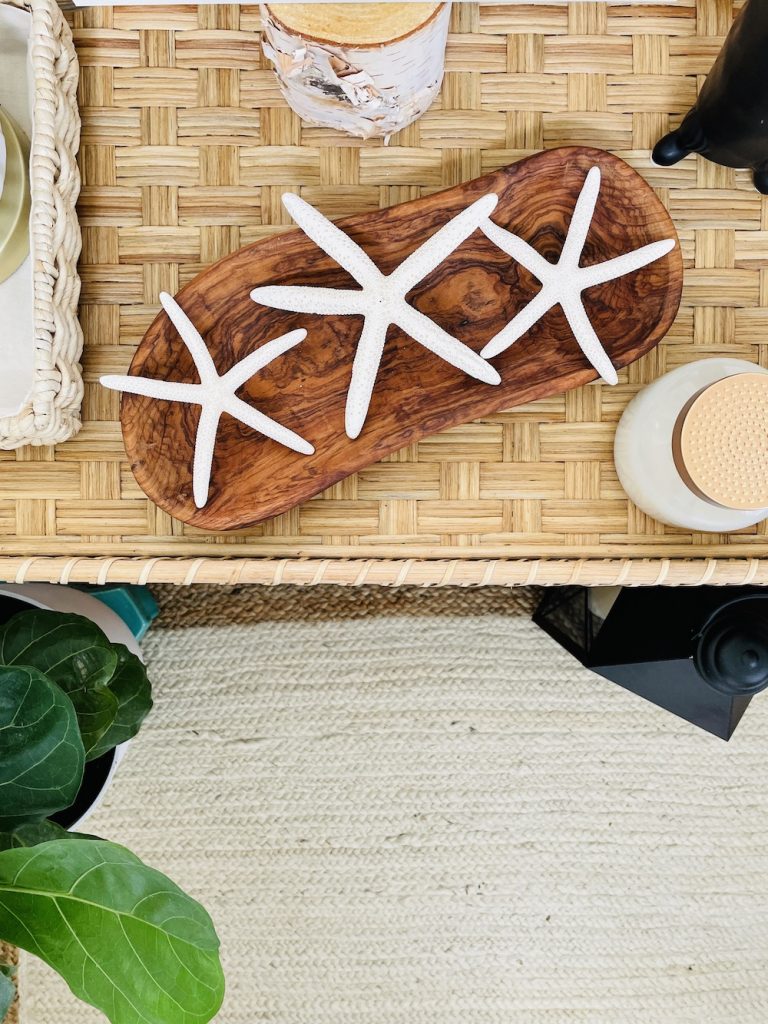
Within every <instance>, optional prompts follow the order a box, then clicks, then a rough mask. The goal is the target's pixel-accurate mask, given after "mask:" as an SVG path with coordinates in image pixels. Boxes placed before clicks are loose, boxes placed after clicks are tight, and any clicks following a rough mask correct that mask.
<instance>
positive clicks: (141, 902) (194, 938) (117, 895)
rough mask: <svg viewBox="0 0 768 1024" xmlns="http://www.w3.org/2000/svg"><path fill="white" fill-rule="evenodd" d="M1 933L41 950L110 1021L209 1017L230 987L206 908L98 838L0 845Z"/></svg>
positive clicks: (201, 1021)
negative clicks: (11, 847)
mask: <svg viewBox="0 0 768 1024" xmlns="http://www.w3.org/2000/svg"><path fill="white" fill-rule="evenodd" d="M0 938H2V939H5V940H6V941H7V942H12V943H14V944H15V945H17V946H20V947H21V948H22V949H26V950H27V951H28V952H30V953H34V954H35V955H36V956H39V957H40V958H41V959H42V960H44V961H45V962H46V963H47V964H49V965H50V966H51V967H53V968H54V970H56V971H58V972H59V974H61V976H62V977H63V978H64V980H65V981H66V982H67V983H68V985H69V986H70V988H71V989H72V991H73V992H74V993H75V995H76V996H78V997H79V998H80V999H83V1000H84V1001H85V1002H87V1003H90V1004H91V1005H93V1006H95V1007H97V1008H98V1009H100V1010H101V1011H102V1012H103V1013H104V1014H106V1016H107V1018H108V1019H109V1020H110V1021H111V1022H112V1024H206V1022H207V1021H209V1020H211V1018H212V1017H213V1016H214V1015H215V1013H216V1011H217V1010H218V1008H219V1006H220V1005H221V1000H222V997H223V995H224V977H223V974H222V970H221V964H220V962H219V956H218V949H219V940H218V938H217V936H216V932H215V930H214V927H213V924H212V922H211V919H210V917H209V916H208V914H207V913H206V912H205V910H204V909H203V908H202V907H201V906H200V905H199V904H198V903H196V902H195V901H194V900H193V899H191V898H190V897H189V896H187V895H186V894H185V893H184V892H182V890H181V889H179V888H178V886H176V885H174V883H173V882H171V881H170V879H168V878H166V877H165V876H164V875H162V874H161V873H160V872H159V871H155V870H154V869H152V868H149V867H147V866H146V865H145V864H142V862H141V861H140V860H139V859H138V857H135V856H134V855H133V854H132V853H130V851H128V850H126V849H124V848H123V847H121V846H116V845H115V844H114V843H107V842H104V841H103V840H101V839H95V840H85V839H77V838H73V839H70V840H68V841H67V842H65V843H61V842H52V843H43V844H42V845H41V846H35V847H33V848H32V849H28V850H7V851H6V852H5V853H0Z"/></svg>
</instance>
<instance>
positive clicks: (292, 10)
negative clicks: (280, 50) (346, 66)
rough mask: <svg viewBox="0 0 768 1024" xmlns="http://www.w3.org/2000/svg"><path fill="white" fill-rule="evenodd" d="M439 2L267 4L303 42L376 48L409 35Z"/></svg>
mask: <svg viewBox="0 0 768 1024" xmlns="http://www.w3.org/2000/svg"><path fill="white" fill-rule="evenodd" d="M442 6H443V4H442V2H440V3H426V4H424V3H383V4H382V3H360V4H316V3H304V4H293V3H291V4H267V10H268V11H269V13H270V15H272V17H273V18H275V19H276V20H277V21H278V22H280V24H282V25H283V26H284V27H285V28H287V29H288V31H289V32H295V33H296V34H297V35H300V36H303V37H304V38H305V39H314V40H316V41H317V42H321V43H338V44H347V45H356V46H363V45H365V44H366V43H369V44H371V45H379V44H381V43H389V42H392V41H393V40H395V39H402V37H403V36H408V35H410V34H411V32H414V31H415V30H416V29H417V28H421V26H422V25H424V24H425V23H426V22H428V21H429V19H430V18H431V17H432V16H433V15H434V14H435V13H436V11H437V10H438V9H439V8H440V7H442Z"/></svg>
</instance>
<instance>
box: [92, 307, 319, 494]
mask: <svg viewBox="0 0 768 1024" xmlns="http://www.w3.org/2000/svg"><path fill="white" fill-rule="evenodd" d="M160 302H161V304H162V306H163V309H164V310H165V312H166V313H167V314H168V316H169V317H170V319H171V322H172V323H173V326H174V327H175V328H176V330H177V331H178V332H179V334H180V336H181V340H182V341H183V342H184V344H185V345H186V346H187V348H188V349H189V354H190V355H191V356H192V360H193V362H194V364H195V367H196V369H197V372H198V374H199V376H200V383H199V384H185V383H180V382H174V381H167V380H153V379H151V378H150V377H134V376H130V375H126V376H122V375H119V374H107V375H106V376H104V377H102V378H101V383H102V384H103V385H104V387H106V388H112V389H113V390H115V391H128V392H129V393H130V394H132V395H145V396H146V397H148V398H163V399H165V400H166V401H168V402H189V403H192V404H194V405H199V406H200V419H199V420H198V424H197V434H196V435H195V454H194V459H193V464H192V494H193V497H194V500H195V505H196V506H197V507H198V508H202V507H203V506H204V505H205V503H206V502H207V500H208V488H209V485H210V480H211V467H212V465H213V450H214V448H215V446H216V435H217V433H218V429H219V420H220V419H221V415H222V413H225V412H226V413H229V415H230V416H234V418H235V419H236V420H239V421H240V422H241V423H244V424H245V425H246V426H247V427H251V428H252V429H253V430H257V431H258V432H259V433H260V434H264V435H265V436H266V437H270V438H272V440H273V441H277V442H279V444H282V445H285V447H286V448H290V449H292V450H293V451H295V452H300V453H301V454H302V455H311V454H312V453H313V452H314V450H315V449H314V448H313V447H312V445H311V444H309V442H308V441H305V440H304V438H302V437H299V435H298V434H294V432H293V431H292V430H289V429H288V428H287V427H284V426H282V424H280V423H278V422H277V421H276V420H273V419H270V417H269V416H265V415H264V413H262V412H259V411H258V409H254V408H253V407H252V406H250V405H247V404H246V403H245V402H243V401H242V399H240V398H237V397H236V395H235V392H236V391H237V389H238V388H239V387H242V385H243V384H245V382H246V381H247V380H248V379H249V378H250V377H252V376H253V375H254V374H255V373H258V372H259V370H263V369H264V367H265V366H268V365H269V363H271V362H272V360H273V359H276V358H277V357H278V356H280V355H282V354H283V353H284V352H287V351H288V349H291V348H293V347H294V345H298V344H299V342H300V341H303V340H304V338H305V337H306V336H307V332H306V331H304V330H299V331H291V332H290V333H289V334H284V335H283V336H282V337H280V338H275V339H274V340H273V341H268V342H267V343H266V344H265V345H262V346H261V348H258V349H257V350H256V351H255V352H251V353H250V355H247V356H246V357H245V358H244V359H241V360H240V362H239V363H235V365H234V366H233V367H232V369H231V370H227V372H226V373H223V374H219V373H218V371H217V370H216V367H215V366H214V363H213V359H211V355H210V352H209V351H208V346H207V345H206V344H205V342H204V341H203V339H202V337H201V335H200V334H199V332H198V330H197V328H196V327H195V326H194V324H193V323H192V321H191V320H190V319H189V317H188V316H187V314H186V313H185V312H184V310H183V309H182V308H181V306H179V304H178V303H177V302H176V301H175V300H174V299H173V298H171V296H170V295H168V294H167V293H166V292H161V293H160Z"/></svg>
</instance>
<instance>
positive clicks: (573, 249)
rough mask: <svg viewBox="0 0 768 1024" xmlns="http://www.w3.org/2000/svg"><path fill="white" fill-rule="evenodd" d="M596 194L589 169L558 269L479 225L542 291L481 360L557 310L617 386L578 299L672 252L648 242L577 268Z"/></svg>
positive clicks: (489, 225)
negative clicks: (559, 308) (545, 315)
mask: <svg viewBox="0 0 768 1024" xmlns="http://www.w3.org/2000/svg"><path fill="white" fill-rule="evenodd" d="M599 192H600V168H599V167H593V168H592V169H591V170H590V172H589V174H587V178H586V181H585V182H584V187H583V188H582V190H581V194H580V195H579V198H578V200H577V201H576V206H575V207H574V210H573V216H572V217H571V223H570V226H569V228H568V234H567V236H566V239H565V244H564V245H563V251H562V253H561V254H560V259H559V260H558V261H557V263H550V262H549V260H545V259H544V257H543V256H540V255H539V253H538V252H536V250H535V249H534V248H533V247H532V246H530V245H528V243H527V242H524V241H523V240H522V238H518V237H517V235H514V234H512V232H511V231H506V230H505V229H504V228H500V227H499V226H498V225H497V224H494V223H493V222H492V221H491V220H488V221H487V222H486V223H485V224H483V225H481V227H482V230H483V231H484V232H485V234H486V235H487V236H488V238H490V240H491V241H492V242H493V243H494V244H495V245H498V247H499V248H500V249H503V250H504V252H506V253H507V254H508V255H509V256H511V257H512V258H513V259H515V260H517V262H518V263H522V265H523V266H524V267H525V268H526V270H529V271H530V272H531V273H532V274H533V275H534V277H537V278H538V279H539V281H541V284H542V288H541V291H540V292H539V293H538V294H537V295H536V296H535V297H534V298H533V299H532V300H531V301H530V302H529V303H528V305H527V306H526V307H525V308H524V309H521V310H520V312H519V313H518V314H517V316H516V317H515V318H514V319H513V320H512V321H510V323H508V324H507V326H506V327H505V328H504V329H503V330H501V331H499V333H498V334H497V335H496V336H495V337H493V338H491V340H490V341H489V342H488V344H487V345H486V346H485V348H484V349H483V350H482V352H481V355H483V356H485V358H486V359H492V358H493V356H497V355H499V353H500V352H504V351H505V350H506V349H508V348H509V346H510V345H512V344H513V343H514V342H516V341H517V339H518V338H520V337H521V336H522V335H523V334H525V332H526V331H528V330H530V328H531V327H533V325H534V324H535V323H536V322H537V321H538V320H540V319H541V317H542V316H544V314H545V313H547V312H548V311H549V310H550V309H552V307H553V306H556V305H558V304H559V305H560V306H561V307H562V310H563V312H564V313H565V316H566V318H567V320H568V323H569V325H570V327H571V330H572V331H573V334H574V337H575V338H576V341H577V342H578V343H579V346H580V347H581V350H582V352H583V353H584V355H585V356H586V357H587V359H588V360H589V361H590V363H591V364H592V366H594V368H595V369H596V370H597V372H598V373H599V374H600V376H601V377H602V378H603V380H604V381H605V382H606V383H607V384H616V383H617V381H618V377H617V376H616V370H615V369H614V367H613V364H612V363H611V360H610V359H609V358H608V354H607V352H606V351H605V349H604V348H603V346H602V345H601V343H600V339H599V338H598V336H597V334H596V333H595V329H594V328H593V326H592V324H591V323H590V320H589V317H588V316H587V311H586V310H585V309H584V303H583V302H582V298H581V293H582V292H583V291H584V290H585V289H586V288H592V287H594V285H598V284H604V283H605V282H606V281H612V280H614V278H617V277H623V276H624V275H625V274H631V273H632V271H634V270H639V269H640V268H641V267H645V266H647V265H648V264H649V263H653V262H654V260H658V259H660V258H661V257H662V256H665V255H666V254H667V253H668V252H671V250H672V249H674V247H675V240H674V239H673V238H668V239H664V240H663V241H661V242H651V244H650V245H644V246H642V248H640V249H635V250H634V251H633V252H628V253H626V254H625V255H623V256H616V257H615V258H614V259H610V260H606V261H605V262H604V263H597V264H595V266H593V267H580V266H579V260H580V259H581V254H582V251H583V249H584V243H585V242H586V240H587V234H588V232H589V228H590V225H591V223H592V215H593V214H594V212H595V205H596V204H597V197H598V193H599Z"/></svg>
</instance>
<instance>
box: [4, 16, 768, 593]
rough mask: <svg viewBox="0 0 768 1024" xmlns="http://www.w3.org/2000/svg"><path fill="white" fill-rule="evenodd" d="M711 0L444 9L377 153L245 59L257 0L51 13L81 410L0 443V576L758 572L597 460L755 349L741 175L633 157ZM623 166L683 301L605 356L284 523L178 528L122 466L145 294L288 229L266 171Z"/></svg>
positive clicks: (703, 32) (761, 546)
mask: <svg viewBox="0 0 768 1024" xmlns="http://www.w3.org/2000/svg"><path fill="white" fill-rule="evenodd" d="M732 6H733V5H732V3H731V0H681V2H679V3H677V4H675V5H672V4H658V5H655V6H636V7H632V6H614V5H612V4H610V3H609V4H601V3H573V4H570V5H567V6H562V5H558V6H540V5H539V6H501V5H500V6H494V5H484V4H481V5H478V4H473V3H472V4H470V3H457V4H455V5H454V11H453V24H452V34H451V37H450V42H449V48H448V58H447V68H448V71H447V74H446V77H445V83H444V85H443V89H442V93H441V96H440V98H439V100H438V102H437V104H436V105H435V106H434V107H433V109H431V110H430V111H429V112H428V113H427V114H426V115H425V116H424V117H423V118H422V119H421V120H420V121H418V122H417V123H416V124H414V125H412V126H410V127H409V128H407V129H406V130H405V131H403V132H401V133H400V134H399V135H397V136H395V137H394V138H393V139H392V141H391V143H390V145H389V146H387V147H384V146H382V145H381V144H380V143H375V142H373V143H361V142H358V141H356V140H351V139H349V138H347V137H343V136H340V135H336V134H334V133H332V132H330V131H328V130H320V129H317V128H312V127H308V126H306V125H303V124H302V123H301V122H300V121H299V119H298V118H297V117H296V116H295V115H294V114H293V113H292V112H291V111H290V110H289V109H288V108H287V107H286V106H285V104H284V103H283V101H282V99H281V97H280V95H279V93H278V91H277V88H276V85H275V80H274V77H273V75H272V72H271V71H270V70H269V67H268V66H267V64H266V62H265V60H264V58H263V57H262V54H261V48H260V40H259V35H258V29H259V15H258V9H257V8H256V7H249V6H243V7H237V6H215V7H214V6H209V7H194V6H182V7H167V8H162V7H161V8H155V7H135V8H130V7H122V8H120V7H118V8H96V9H90V10H81V11H77V12H76V13H74V14H72V15H70V18H71V23H72V25H73V29H74V33H75V41H76V45H77V49H78V52H79V57H80V63H81V83H80V94H79V95H80V108H81V112H82V119H83V135H82V148H81V154H80V164H81V170H82V177H83V191H82V198H81V202H80V207H79V210H80V220H81V225H82V229H83V243H84V248H83V257H82V261H81V276H82V305H81V319H82V324H83V328H84V332H85V355H84V369H85V378H86V394H85V402H84V407H83V420H84V425H83V429H82V431H81V433H80V434H79V436H78V437H76V438H75V439H73V440H72V441H70V442H69V443H67V444H64V445H62V446H61V447H59V448H56V449H50V448H47V449H46V448H41V449H33V448H26V449H23V450H21V451H19V452H16V453H3V454H2V456H0V458H1V459H2V461H0V534H2V553H1V554H2V558H0V575H2V576H3V577H4V578H10V579H64V580H67V579H69V580H72V581H74V580H85V579H87V580H100V581H106V580H108V579H109V580H113V579H120V580H141V581H144V582H146V581H148V580H155V581H160V580H169V581H174V582H180V583H182V582H183V583H189V582H193V581H218V582H235V581H244V582H245V581H254V582H262V583H263V582H268V583H274V582H302V583H319V582H339V583H363V582H379V583H384V584H404V583H417V584H422V585H425V584H440V583H443V584H465V585H466V584H476V583H484V584H489V583H501V584H511V583H532V582H539V583H567V582H575V581H578V582H581V583H611V582H624V583H654V582H657V581H663V582H667V583H706V582H711V583H734V582H746V581H751V582H768V563H766V562H765V561H763V559H764V558H765V556H766V555H768V536H767V535H766V526H765V524H762V525H760V526H757V527H753V528H751V529H749V530H745V531H743V532H740V533H738V534H734V535H731V536H718V535H704V534H695V533H688V532H685V531H681V530H677V529H671V528H668V527H664V526H662V525H660V524H659V523H657V522H655V521H653V520H651V519H649V518H647V517H646V516H645V515H643V514H642V513H641V512H639V511H638V510H637V509H636V508H634V507H633V506H632V505H631V504H629V503H628V501H627V499H626V497H625V495H624V494H623V492H622V490H621V487H620V486H619V483H618V481H617V477H616V473H615V470H614V467H613V462H612V441H613V433H614V428H615V424H616V422H617V420H618V418H619V416H620V414H621V411H622V409H623V407H624V406H625V404H626V403H627V401H628V400H629V399H630V398H631V397H632V395H633V394H635V392H636V391H637V390H638V388H640V387H642V386H643V385H644V384H646V383H647V382H649V381H651V380H653V379H654V378H655V377H657V376H658V375H659V374H660V373H662V372H664V371H665V370H669V369H672V368H673V367H675V366H679V365H680V364H681V363H684V362H686V361H689V360H692V359H697V358H700V357H702V356H715V355H718V356H737V357H741V358H745V359H752V360H756V361H759V362H761V363H763V364H766V359H768V264H767V263H766V260H768V200H766V199H764V198H761V197H760V196H759V195H758V194H757V193H756V192H755V191H754V190H753V188H752V186H751V182H750V180H749V176H748V174H746V173H742V172H734V171H731V170H726V169H724V168H720V167H715V166H713V165H711V164H708V163H706V162H704V161H701V160H697V159H695V158H689V159H688V160H686V161H685V162H684V163H682V164H680V165H679V166H678V167H675V168H672V169H667V170H664V169H660V168H655V167H653V166H652V165H651V162H650V157H649V150H650V147H651V146H652V145H653V143H654V142H655V140H656V139H657V138H658V136H659V135H661V134H662V133H663V132H664V131H666V130H667V129H668V127H669V126H670V125H671V124H673V123H675V121H676V120H677V119H678V118H679V116H680V115H681V114H682V113H683V112H684V111H685V110H686V109H687V108H688V107H689V105H690V104H691V102H692V101H693V99H694V97H695V95H696V87H697V81H700V80H701V79H702V77H703V75H704V74H705V73H706V71H707V70H708V68H709V67H710V65H711V63H712V60H713V59H714V57H715V55H716V53H717V51H718V49H719V47H720V44H721V42H722V38H723V36H724V34H725V33H726V31H727V29H728V27H729V25H730V22H731V17H732V13H733V12H732ZM567 143H585V144H589V145H595V146H601V147H603V148H606V149H610V150H612V151H614V152H616V153H618V154H619V155H620V156H622V157H623V158H624V159H625V160H627V161H629V162H630V163H631V164H632V165H633V166H635V167H636V168H637V169H638V170H640V172H641V173H642V174H644V175H645V176H646V177H647V179H648V181H649V182H651V184H652V185H653V186H654V187H655V188H656V189H657V191H658V194H659V195H660V196H661V198H662V199H663V201H664V202H665V203H667V204H668V207H669V209H670V211H671V213H672V215H673V217H674V219H675V222H676V224H677V227H678V230H679V233H680V237H681V240H682V246H683V251H684V256H685V263H686V268H687V270H686V285H685V292H684V297H683V305H682V308H681V311H680V314H679V316H678V319H677V322H676V324H675V326H674V328H673V329H672V331H671V333H670V335H669V337H668V338H667V340H666V341H665V342H664V343H663V344H662V345H661V346H660V347H659V348H658V349H657V350H656V351H655V352H653V353H652V354H651V355H649V356H647V357H645V358H644V359H642V360H641V361H640V362H638V363H635V364H634V365H633V366H631V367H630V368H629V369H628V370H624V371H622V372H621V374H620V383H619V385H618V386H617V387H615V388H613V389H611V388H608V387H601V386H598V385H591V386H589V387H586V388H583V389H581V390H579V391H573V392H570V393H569V394H567V395H564V396H561V397H558V398H553V399H549V400H545V401H543V402H538V403H536V404H535V405H531V406H527V407H523V408H518V409H515V410H512V411H510V412H506V413H503V414H500V415H495V416H491V417H488V418H487V419H484V420H482V421H480V422H476V423H471V424H468V425H466V426H464V427H460V428H458V429H454V430H450V431H448V432H446V433H444V434H441V435H438V436H436V437H432V438H430V439H428V440H425V441H422V442H420V443H418V444H415V445H413V446H412V447H409V448H406V449H405V450H403V451H401V452H400V453H398V454H396V455H394V456H392V457H390V458H388V459H387V460H385V461H384V462H382V463H380V464H378V465H375V466H373V467H371V468H369V469H367V470H365V471H364V472H361V473H359V474H358V475H357V476H354V477H351V478H349V479H347V480H345V481H343V482H341V483H339V484H337V485H335V486H334V487H332V488H331V489H330V490H329V491H327V492H326V493H324V494H323V495H322V496H320V497H318V498H317V499H315V500H312V501H309V502H307V503H306V504H305V505H303V506H301V507H300V508H297V509H295V510H293V511H292V512H289V513H287V514H285V515H283V516H280V517H279V518H278V519H275V520H272V521H270V522H267V523H264V524H262V525H260V526H258V527H256V528H254V529H251V530H247V531H242V532H237V533H233V534H222V535H210V534H204V533H202V532H200V531H196V530H194V529H191V528H187V527H184V526H182V525H181V524H179V523H177V522H174V521H173V520H172V519H170V518H169V517H168V516H167V515H166V514H164V513H163V512H160V511H159V510H158V509H157V508H156V507H155V506H154V505H153V504H152V503H151V502H149V501H148V500H147V499H146V498H145V497H144V496H143V494H142V492H141V491H140V490H139V488H138V486H137V485H136V483H135V481H134V479H133V476H132V475H131V472H130V469H129V467H128V465H127V462H126V459H125V453H124V450H123V446H122V442H121V437H120V429H119V425H118V422H117V414H118V397H117V396H116V395H115V394H113V393H110V392H107V391H105V390H103V389H102V388H100V386H99V385H98V384H97V383H96V378H97V377H98V375H99V374H101V373H103V372H105V371H107V372H121V371H124V370H125V368H126V367H127V365H128V363H129V360H130V357H131V353H132V351H133V349H134V347H135V346H136V344H137V342H138V341H139V339H140V337H141V336H142V334H143V332H144V330H145V329H146V328H147V326H148V325H149V323H150V322H151V320H152V318H153V317H154V315H155V313H156V311H157V309H158V292H159V291H160V290H162V289H166V290H168V291H170V292H174V291H176V290H177V289H178V287H179V286H180V285H181V284H182V283H184V282H186V281H188V280H189V279H190V278H191V277H193V276H194V275H195V274H196V273H198V271H200V270H201V269H202V268H203V267H204V266H205V265H206V264H208V263H210V262H211V261H213V260H216V259H218V258H219V257H220V256H223V255H224V254H226V253H227V252H229V251H230V250H232V249H235V248H237V247H239V246H242V245H245V244H247V243H249V242H253V241H255V240H256V239H259V238H263V237H265V236H270V235H272V234H274V233H276V232H280V231H283V230H285V229H286V227H287V215H286V214H285V212H284V211H283V209H282V207H281V204H280V195H281V193H282V192H283V191H284V190H285V189H292V190H296V189H300V190H301V191H302V194H303V195H304V196H305V197H306V198H307V199H309V200H310V201H311V202H313V203H317V204H318V205H319V207H320V208H321V209H322V210H323V212H324V213H326V214H329V215H331V216H339V215H342V214H349V213H353V212H358V211H364V210H372V209H376V208H377V207H380V206H386V205H389V204H392V203H397V202H401V201H403V200H406V199H412V198H414V197H417V196H419V195H422V194H425V193H427V192H430V191H434V190H438V189H441V188H444V187H446V186H448V185H453V184H455V183H457V182H461V181H463V180H466V179H469V178H472V177H475V176H477V175H479V174H482V173H484V172H486V171H490V170H491V169H493V168H496V167H499V166H501V165H503V164H505V163H508V162H511V161H514V160H517V159H519V158H520V157H522V156H524V155H527V154H528V153H530V152H532V151H535V150H537V149H540V148H542V147H554V146H558V145H562V144H567Z"/></svg>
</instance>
